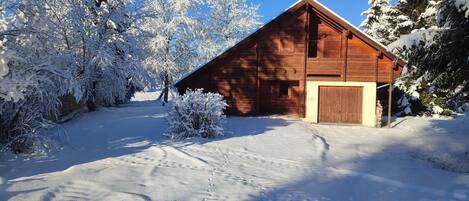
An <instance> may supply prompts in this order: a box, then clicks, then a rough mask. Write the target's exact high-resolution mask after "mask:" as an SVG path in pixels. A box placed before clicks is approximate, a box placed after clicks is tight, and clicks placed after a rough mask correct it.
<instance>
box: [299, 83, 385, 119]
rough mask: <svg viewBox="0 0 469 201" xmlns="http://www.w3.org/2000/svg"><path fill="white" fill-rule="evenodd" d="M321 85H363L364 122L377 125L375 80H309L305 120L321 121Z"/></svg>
mask: <svg viewBox="0 0 469 201" xmlns="http://www.w3.org/2000/svg"><path fill="white" fill-rule="evenodd" d="M321 86H343V87H363V99H362V100H363V101H362V102H363V103H362V124H363V125H365V126H367V127H376V86H377V84H376V83H375V82H323V81H308V82H307V84H306V118H305V121H308V122H312V123H319V88H320V87H321Z"/></svg>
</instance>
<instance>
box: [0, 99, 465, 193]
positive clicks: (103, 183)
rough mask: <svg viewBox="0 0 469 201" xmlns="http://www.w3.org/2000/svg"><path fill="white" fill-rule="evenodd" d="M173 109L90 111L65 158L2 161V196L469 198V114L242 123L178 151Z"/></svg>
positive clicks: (75, 129) (67, 127) (137, 106)
mask: <svg viewBox="0 0 469 201" xmlns="http://www.w3.org/2000/svg"><path fill="white" fill-rule="evenodd" d="M142 97H147V96H146V95H142ZM149 97H152V96H149ZM149 97H147V98H148V99H146V100H150V99H151V98H149ZM137 99H138V98H137ZM164 111H165V110H164V108H162V107H161V104H159V103H157V102H151V101H142V102H134V103H132V104H129V105H124V106H121V107H118V108H105V109H101V110H100V111H98V112H93V113H85V114H81V115H79V116H78V117H77V118H75V119H74V120H72V121H69V122H67V123H65V124H63V125H62V126H61V128H62V129H63V131H64V132H65V133H66V134H67V136H68V139H67V142H66V143H65V144H64V148H63V150H62V151H60V152H58V153H57V154H55V155H53V156H51V157H48V158H42V159H31V160H9V159H8V157H6V156H3V158H0V200H28V201H30V200H110V201H111V200H112V201H114V200H339V201H342V200H373V201H374V200H412V201H413V200H469V174H468V172H469V168H468V166H469V154H468V153H467V151H469V117H468V116H467V115H466V116H460V117H458V118H456V119H427V118H405V119H398V121H397V123H396V126H395V128H394V129H371V128H363V127H358V126H357V127H349V126H348V127H346V126H332V125H310V124H307V123H304V122H301V121H298V120H295V119H288V118H280V117H250V118H238V117H233V118H228V120H227V122H226V130H227V134H226V136H225V137H222V138H217V139H213V140H202V139H193V140H188V141H186V142H179V143H171V142H169V141H167V139H166V138H164V137H163V136H162V134H163V133H164V131H165V129H166V127H167V125H166V122H165V112H164ZM0 157H1V156H0ZM464 172H465V173H464Z"/></svg>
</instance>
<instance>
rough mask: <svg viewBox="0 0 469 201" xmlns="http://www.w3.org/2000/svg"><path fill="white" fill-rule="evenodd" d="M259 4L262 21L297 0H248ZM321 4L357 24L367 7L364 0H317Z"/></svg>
mask: <svg viewBox="0 0 469 201" xmlns="http://www.w3.org/2000/svg"><path fill="white" fill-rule="evenodd" d="M248 1H251V2H253V3H256V4H260V6H261V7H260V9H259V13H260V14H261V15H262V16H263V18H262V22H264V23H265V22H268V21H270V20H271V19H272V18H273V17H275V16H277V15H279V14H280V13H282V12H283V11H284V10H285V9H286V8H288V7H289V6H290V5H292V4H294V3H295V2H296V1H297V0H248ZM319 2H321V3H322V4H324V5H326V6H327V7H329V8H330V9H331V10H333V11H334V12H336V13H337V14H339V15H340V16H342V17H343V18H345V19H347V20H348V21H349V22H351V23H352V24H354V25H356V26H358V25H359V24H360V23H361V21H362V20H363V19H364V17H363V16H361V13H362V12H363V11H365V10H366V9H368V1H366V0H345V1H344V0H319Z"/></svg>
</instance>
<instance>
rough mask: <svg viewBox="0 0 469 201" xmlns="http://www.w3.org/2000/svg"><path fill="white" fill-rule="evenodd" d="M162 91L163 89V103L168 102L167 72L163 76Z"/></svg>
mask: <svg viewBox="0 0 469 201" xmlns="http://www.w3.org/2000/svg"><path fill="white" fill-rule="evenodd" d="M163 91H164V92H163V94H164V97H163V105H164V104H166V103H167V102H168V97H169V76H168V74H167V73H166V75H165V77H164V90H163Z"/></svg>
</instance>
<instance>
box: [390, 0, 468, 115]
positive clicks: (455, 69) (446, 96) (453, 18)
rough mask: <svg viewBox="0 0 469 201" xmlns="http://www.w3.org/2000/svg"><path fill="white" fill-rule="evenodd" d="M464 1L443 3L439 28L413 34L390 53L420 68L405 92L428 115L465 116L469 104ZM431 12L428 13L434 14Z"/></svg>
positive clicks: (404, 83) (438, 13) (395, 43)
mask: <svg viewBox="0 0 469 201" xmlns="http://www.w3.org/2000/svg"><path fill="white" fill-rule="evenodd" d="M464 3H465V2H464V1H460V0H448V1H441V2H439V3H438V4H435V5H438V6H437V12H436V13H437V14H436V18H435V19H437V20H435V23H436V25H437V26H434V27H429V28H425V27H422V28H420V29H416V30H413V31H412V32H411V33H410V34H408V35H403V36H401V38H400V39H399V40H398V41H396V42H394V43H393V44H391V45H390V46H389V49H390V50H392V51H395V52H397V53H400V54H402V55H404V56H405V57H407V59H408V60H409V64H410V65H414V66H416V70H414V71H413V72H412V73H411V74H410V77H409V78H406V79H405V80H404V81H402V83H403V84H402V83H401V84H400V85H401V88H402V89H404V91H408V92H411V93H412V94H413V95H412V97H413V99H418V100H419V101H420V102H421V103H423V105H424V106H425V107H424V108H423V109H424V111H425V112H428V113H436V114H441V113H443V114H451V111H459V112H462V111H463V108H464V105H466V103H467V102H469V99H468V94H469V86H468V77H469V73H468V72H469V60H468V57H469V55H468V52H469V49H468V48H469V40H468V38H467V36H468V35H469V19H468V18H467V15H466V12H467V8H466V7H465V5H466V4H464ZM427 8H428V9H430V10H431V11H428V12H427V11H425V12H424V13H433V12H435V11H434V8H431V7H430V8H429V7H428V6H427Z"/></svg>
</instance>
